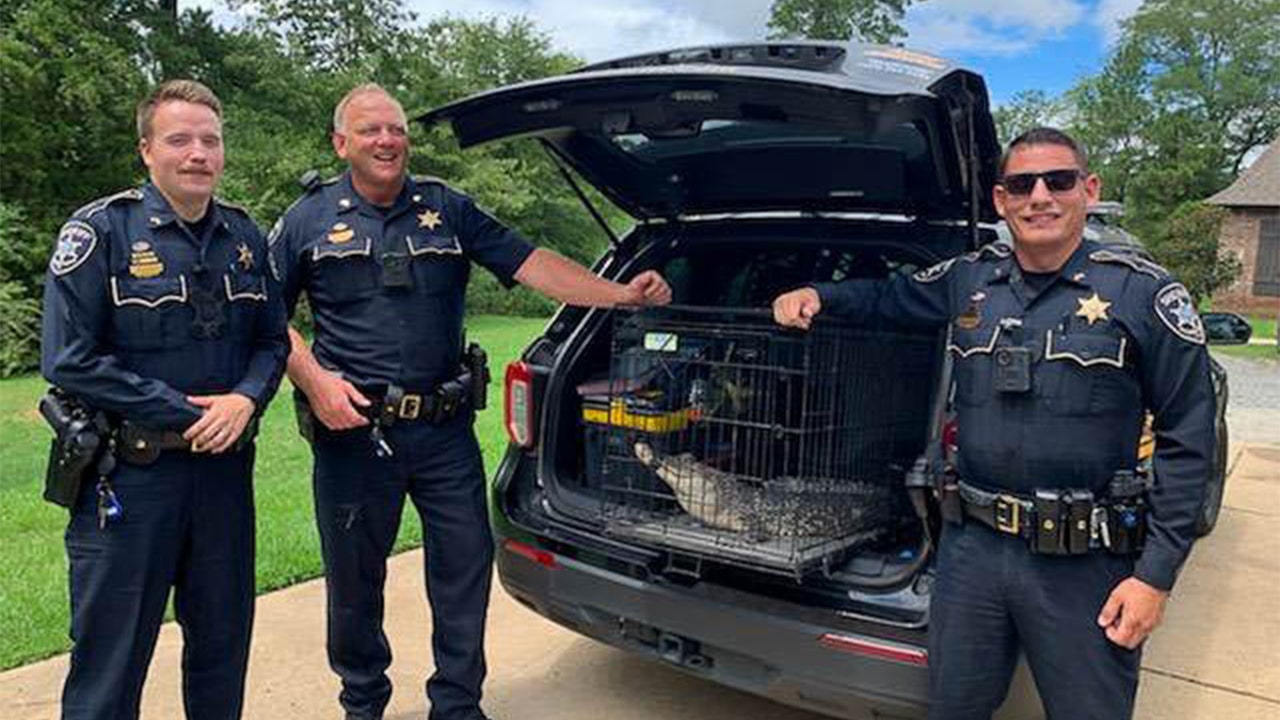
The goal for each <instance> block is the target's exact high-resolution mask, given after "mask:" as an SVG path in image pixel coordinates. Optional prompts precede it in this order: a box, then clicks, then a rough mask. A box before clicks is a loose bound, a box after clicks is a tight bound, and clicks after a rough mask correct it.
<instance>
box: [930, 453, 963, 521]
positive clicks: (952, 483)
mask: <svg viewBox="0 0 1280 720" xmlns="http://www.w3.org/2000/svg"><path fill="white" fill-rule="evenodd" d="M936 488H937V490H936V492H937V493H938V513H939V514H940V515H942V520H943V521H944V522H947V523H950V524H952V525H961V524H963V523H964V508H963V507H961V506H960V475H959V473H957V472H956V469H955V467H953V466H952V465H951V464H950V463H948V464H947V465H946V467H944V468H943V469H942V472H940V473H938V480H937V485H936Z"/></svg>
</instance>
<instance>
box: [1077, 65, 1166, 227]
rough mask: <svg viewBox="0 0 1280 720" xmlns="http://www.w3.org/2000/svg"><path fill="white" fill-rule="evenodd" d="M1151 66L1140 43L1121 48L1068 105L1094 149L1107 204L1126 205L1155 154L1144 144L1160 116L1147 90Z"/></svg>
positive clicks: (1080, 85)
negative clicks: (1144, 165) (1150, 124)
mask: <svg viewBox="0 0 1280 720" xmlns="http://www.w3.org/2000/svg"><path fill="white" fill-rule="evenodd" d="M1147 84H1148V75H1147V63H1146V59H1145V57H1144V56H1143V53H1142V52H1141V48H1140V47H1139V46H1138V45H1137V44H1136V43H1129V42H1125V43H1121V44H1120V45H1119V46H1118V47H1117V48H1116V49H1115V51H1114V52H1112V54H1111V56H1110V57H1108V58H1107V62H1106V65H1105V66H1104V67H1103V70H1102V72H1101V73H1099V74H1098V75H1096V76H1093V77H1086V78H1084V79H1083V80H1081V81H1080V82H1079V83H1078V84H1077V85H1076V86H1075V87H1074V88H1072V89H1071V90H1070V91H1069V92H1068V93H1067V94H1066V99H1065V102H1064V104H1065V105H1066V106H1068V107H1071V108H1074V109H1075V117H1074V118H1073V120H1072V128H1071V129H1072V130H1073V132H1074V133H1075V135H1076V138H1077V139H1078V140H1079V141H1080V142H1082V143H1083V144H1084V146H1085V147H1086V148H1088V150H1089V156H1090V157H1089V166H1090V169H1091V170H1093V171H1094V172H1096V173H1098V175H1099V176H1101V178H1102V192H1103V195H1104V197H1106V198H1107V199H1108V200H1115V201H1118V202H1122V203H1123V202H1126V201H1127V200H1128V199H1129V188H1130V186H1131V185H1132V182H1133V178H1134V176H1135V174H1136V173H1137V172H1138V170H1139V169H1140V167H1141V165H1142V163H1143V162H1145V160H1146V158H1147V155H1148V153H1149V152H1150V147H1151V146H1150V143H1149V142H1147V141H1146V140H1144V138H1143V133H1144V132H1145V131H1146V129H1147V123H1148V122H1149V121H1150V120H1151V118H1152V117H1153V115H1154V114H1155V108H1154V107H1153V106H1152V100H1151V98H1150V96H1149V94H1148V93H1147V91H1146V88H1147Z"/></svg>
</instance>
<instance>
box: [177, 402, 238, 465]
mask: <svg viewBox="0 0 1280 720" xmlns="http://www.w3.org/2000/svg"><path fill="white" fill-rule="evenodd" d="M187 402H189V403H191V404H192V405H195V406H196V407H198V408H203V409H204V412H203V413H202V414H201V415H200V419H199V420H196V421H195V422H194V423H192V424H191V427H189V428H187V431H186V432H184V433H182V437H184V438H186V439H187V441H188V442H190V443H191V452H198V453H200V452H207V453H222V452H226V451H227V450H229V449H231V447H232V446H234V445H235V444H236V440H239V439H240V433H242V432H244V429H245V427H246V426H248V424H249V420H251V419H252V418H253V408H254V405H253V401H252V400H250V399H249V398H247V397H245V396H244V395H240V394H238V393H228V394H226V395H191V396H188V397H187Z"/></svg>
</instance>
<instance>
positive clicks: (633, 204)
mask: <svg viewBox="0 0 1280 720" xmlns="http://www.w3.org/2000/svg"><path fill="white" fill-rule="evenodd" d="M418 120H419V121H421V122H423V123H425V124H432V123H437V122H449V123H450V124H451V125H452V127H453V131H454V134H455V135H456V136H457V138H458V140H459V142H460V143H461V144H462V146H463V147H468V146H471V145H475V144H478V143H483V142H487V141H491V140H497V139H503V138H512V137H519V136H533V137H537V138H539V139H541V140H543V141H545V142H546V143H547V144H548V145H549V146H550V147H551V148H553V149H554V152H555V153H556V154H557V155H558V156H560V158H561V159H562V160H564V161H565V162H567V163H568V164H569V165H571V166H572V167H573V168H574V169H575V170H576V171H577V172H578V173H579V174H580V175H582V177H584V178H586V179H587V180H588V181H589V182H590V183H591V184H592V185H594V186H595V187H596V188H598V189H599V190H600V191H601V192H602V193H604V194H605V195H606V196H607V197H608V198H609V199H610V200H611V201H613V202H614V203H615V204H617V205H618V206H619V207H621V208H622V209H624V210H626V211H627V212H628V213H630V214H631V215H632V216H634V217H636V218H637V219H640V220H645V219H650V218H675V217H679V216H682V215H704V214H714V213H727V212H759V211H769V210H809V211H836V212H874V213H895V214H902V215H909V216H913V217H917V218H924V219H947V220H969V219H971V218H977V219H980V220H994V219H995V214H994V211H993V209H992V207H991V204H990V203H991V199H990V193H989V192H982V191H980V189H981V188H988V189H989V188H990V186H991V183H992V182H993V180H994V172H995V160H996V158H997V157H998V155H999V147H998V144H997V141H996V137H995V129H994V125H993V123H992V121H991V116H990V110H989V108H988V103H987V93H986V87H985V85H984V84H983V81H982V79H981V77H979V76H978V75H976V74H974V73H972V72H969V71H967V70H962V69H956V68H954V67H952V66H951V65H950V64H949V63H948V62H946V61H945V60H942V59H940V58H936V57H933V56H930V55H924V54H921V53H915V52H911V51H907V50H904V49H902V48H893V47H884V46H870V45H868V46H860V45H855V46H853V47H852V48H851V49H850V48H846V47H844V46H838V45H828V44H818V43H809V44H794V43H789V44H764V45H744V46H730V47H718V48H694V49H689V50H681V51H673V52H667V53H657V54H654V55H647V56H638V57H635V58H627V59H623V60H618V61H613V62H609V63H603V64H600V65H594V66H589V67H586V68H583V69H582V70H580V71H578V72H575V73H570V74H568V75H561V76H557V77H553V78H549V79H545V80H538V81H533V82H528V83H523V84H519V85H513V86H509V87H505V88H501V89H498V90H493V91H490V92H485V93H480V94H478V95H475V96H472V97H470V98H467V99H465V100H461V101H459V102H455V103H452V104H450V105H446V106H444V107H441V108H439V109H436V110H433V111H431V112H428V113H425V114H423V115H421V116H420V117H418Z"/></svg>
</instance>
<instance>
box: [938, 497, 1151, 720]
mask: <svg viewBox="0 0 1280 720" xmlns="http://www.w3.org/2000/svg"><path fill="white" fill-rule="evenodd" d="M1132 572H1133V559H1132V558H1130V557H1122V556H1118V555H1112V554H1110V553H1106V552H1097V553H1091V554H1089V555H1076V556H1052V555H1034V554H1032V553H1031V552H1030V551H1029V550H1028V549H1027V544H1026V541H1024V540H1022V539H1020V538H1017V537H1013V536H1010V535H1004V534H1001V533H998V532H996V531H995V530H992V529H990V528H988V527H985V526H983V525H980V524H978V523H976V522H972V521H970V522H966V523H965V524H964V525H951V524H945V528H944V530H943V533H942V541H941V543H940V548H939V553H938V576H937V582H936V583H935V585H934V591H933V600H932V603H931V607H930V625H929V695H930V708H929V717H930V718H931V720H989V719H990V718H991V715H992V713H994V712H995V710H996V708H997V707H999V706H1000V703H1001V702H1002V701H1003V700H1004V696H1005V693H1006V692H1007V690H1008V688H1009V682H1010V679H1011V678H1012V676H1013V671H1014V668H1015V666H1016V664H1017V660H1018V656H1019V650H1020V649H1021V651H1022V652H1025V653H1026V656H1027V661H1028V664H1029V665H1030V666H1031V672H1032V675H1033V676H1034V678H1035V682H1036V688H1037V689H1038V690H1039V691H1040V697H1041V699H1042V700H1043V701H1044V706H1045V710H1046V712H1047V714H1048V717H1049V720H1067V719H1070V720H1118V719H1121V718H1128V717H1130V716H1131V715H1132V714H1133V700H1134V695H1135V693H1136V691H1137V688H1138V664H1139V660H1140V659H1141V649H1139V650H1126V649H1124V648H1122V647H1120V646H1119V645H1115V644H1113V643H1112V642H1111V641H1109V640H1107V638H1106V635H1105V634H1104V631H1103V629H1102V628H1100V627H1098V623H1097V618H1098V613H1099V612H1100V611H1101V610H1102V606H1103V604H1105V603H1106V600H1107V597H1108V596H1109V595H1110V594H1111V590H1112V589H1113V588H1114V587H1115V586H1116V585H1118V584H1119V583H1120V581H1122V580H1124V579H1125V578H1127V577H1129V575H1130V574H1132Z"/></svg>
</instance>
